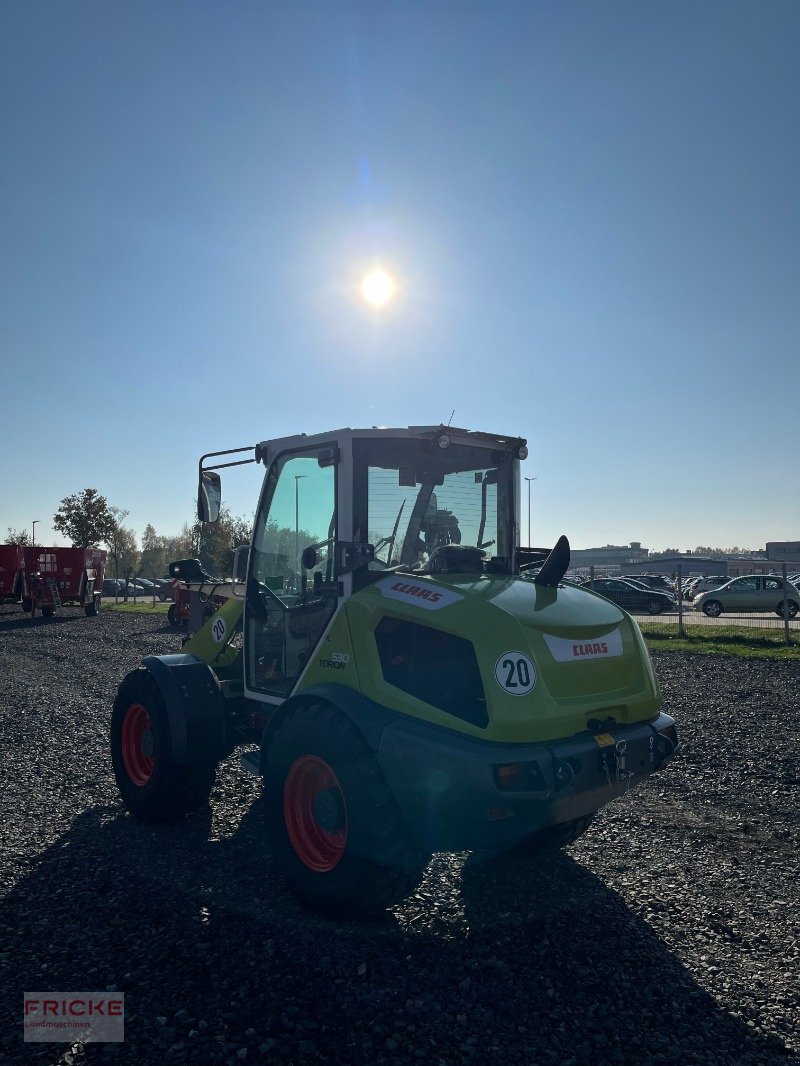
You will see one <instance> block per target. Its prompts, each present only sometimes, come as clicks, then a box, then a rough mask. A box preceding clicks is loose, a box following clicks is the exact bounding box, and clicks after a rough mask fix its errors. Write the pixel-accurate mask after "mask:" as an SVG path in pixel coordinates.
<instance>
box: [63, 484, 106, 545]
mask: <svg viewBox="0 0 800 1066" xmlns="http://www.w3.org/2000/svg"><path fill="white" fill-rule="evenodd" d="M115 524H116V520H115V518H114V515H113V513H112V510H111V508H110V507H109V506H108V503H107V502H106V498H105V496H101V495H100V493H99V492H98V491H97V489H84V490H83V492H76V493H75V494H74V495H72V496H65V497H64V499H63V500H62V501H61V503H60V505H59V508H58V510H57V511H56V513H55V514H54V515H53V528H54V529H57V530H58V532H59V533H62V534H63V535H64V536H65V537H68V538H69V539H70V540H71V541H72V544H73V547H75V548H96V547H97V546H98V545H99V544H101V543H103V542H105V543H108V542H109V538H110V537H111V536H112V535H113V532H114V526H115Z"/></svg>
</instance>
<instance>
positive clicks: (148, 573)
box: [139, 522, 170, 577]
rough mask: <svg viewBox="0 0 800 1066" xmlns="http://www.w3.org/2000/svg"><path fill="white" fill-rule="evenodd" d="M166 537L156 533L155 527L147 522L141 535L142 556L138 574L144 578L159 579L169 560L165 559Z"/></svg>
mask: <svg viewBox="0 0 800 1066" xmlns="http://www.w3.org/2000/svg"><path fill="white" fill-rule="evenodd" d="M167 540H168V538H167V537H162V536H160V535H159V534H158V533H156V530H155V526H153V525H152V523H150V522H148V523H147V525H146V526H145V527H144V533H142V554H141V558H140V560H139V573H140V574H144V576H145V577H160V576H161V575H162V574H163V573H164V571H165V570H166V568H167V563H168V562H170V560H169V559H168V558H167Z"/></svg>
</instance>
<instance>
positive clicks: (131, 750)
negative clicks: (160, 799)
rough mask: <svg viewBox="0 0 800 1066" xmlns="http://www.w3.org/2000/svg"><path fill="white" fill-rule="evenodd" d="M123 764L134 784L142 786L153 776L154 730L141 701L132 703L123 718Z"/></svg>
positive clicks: (121, 740) (154, 761)
mask: <svg viewBox="0 0 800 1066" xmlns="http://www.w3.org/2000/svg"><path fill="white" fill-rule="evenodd" d="M120 746H121V748H122V765H123V766H124V767H125V773H126V774H127V775H128V778H129V779H130V780H131V781H132V782H133V784H134V785H138V786H139V787H140V788H141V786H142V785H146V784H147V782H148V781H149V780H150V778H151V777H152V776H153V770H154V769H155V766H156V760H155V759H154V758H153V754H152V753H153V732H152V728H151V724H150V715H149V714H148V713H147V711H146V710H145V709H144V707H143V706H142V705H141V703H132V704H131V705H130V707H129V708H128V709H127V711H126V712H125V714H124V716H123V719H122V735H121V738H120Z"/></svg>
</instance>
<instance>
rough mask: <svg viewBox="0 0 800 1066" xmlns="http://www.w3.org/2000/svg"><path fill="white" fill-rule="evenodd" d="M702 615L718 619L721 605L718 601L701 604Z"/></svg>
mask: <svg viewBox="0 0 800 1066" xmlns="http://www.w3.org/2000/svg"><path fill="white" fill-rule="evenodd" d="M703 614H704V615H706V616H707V617H708V618H719V616H720V615H721V614H722V604H721V603H720V602H719V600H706V602H705V603H704V604H703Z"/></svg>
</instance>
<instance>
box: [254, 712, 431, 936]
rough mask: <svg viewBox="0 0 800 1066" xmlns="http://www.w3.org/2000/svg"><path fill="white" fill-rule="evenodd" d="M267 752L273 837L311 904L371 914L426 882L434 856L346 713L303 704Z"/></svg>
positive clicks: (292, 882) (286, 871) (297, 889)
mask: <svg viewBox="0 0 800 1066" xmlns="http://www.w3.org/2000/svg"><path fill="white" fill-rule="evenodd" d="M266 757H267V758H266V769H265V773H264V809H265V816H266V823H267V832H268V834H269V838H270V843H271V846H272V850H273V853H274V856H275V858H276V861H277V862H278V865H279V866H280V868H281V870H282V872H283V875H284V877H285V879H286V881H287V883H288V885H289V887H290V888H291V889H292V891H293V892H294V893H295V894H296V895H297V896H298V897H299V898H300V900H301V901H302V902H303V903H304V904H305V905H306V906H307V907H309V908H311V909H312V910H315V911H318V912H320V913H322V914H327V915H331V916H335V917H342V916H345V915H353V914H359V913H368V912H373V911H377V910H381V909H383V908H385V907H387V906H389V905H390V904H392V903H397V902H398V901H400V900H401V899H404V898H405V897H406V896H407V895H409V894H410V893H411V892H412V891H413V890H414V889H415V888H416V887H417V885H419V883H420V881H421V880H422V876H423V874H424V872H425V868H426V866H427V865H428V861H429V859H430V855H429V854H427V853H424V852H421V851H419V850H417V849H416V848H414V847H413V846H412V844H411V842H410V841H409V839H408V834H407V831H406V828H405V825H404V824H403V819H402V816H401V814H400V811H399V809H398V807H397V804H396V802H395V800H394V797H393V796H392V794H391V792H390V791H389V788H388V786H387V784H386V781H385V780H384V777H383V774H382V773H381V770H380V767H379V766H378V763H377V761H376V759H375V756H374V755H373V753H372V751H370V749H369V746H368V745H367V743H366V741H365V740H364V738H363V736H362V735H361V733H360V732H359V731H358V730H357V729H356V727H355V726H354V725H353V724H352V722H351V721H350V719H349V718H347V717H346V715H344V714H343V713H342V712H341V711H338V710H337V709H336V708H335V707H332V706H331V705H330V704H327V703H321V702H320V703H314V704H312V705H310V706H305V707H301V708H300V709H298V710H297V711H295V712H294V713H293V714H290V716H289V717H288V718H287V720H286V721H285V722H284V723H283V724H282V725H280V726H279V727H278V729H277V732H276V733H275V736H274V737H273V739H272V742H271V743H270V745H269V747H268V749H267V752H266Z"/></svg>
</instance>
